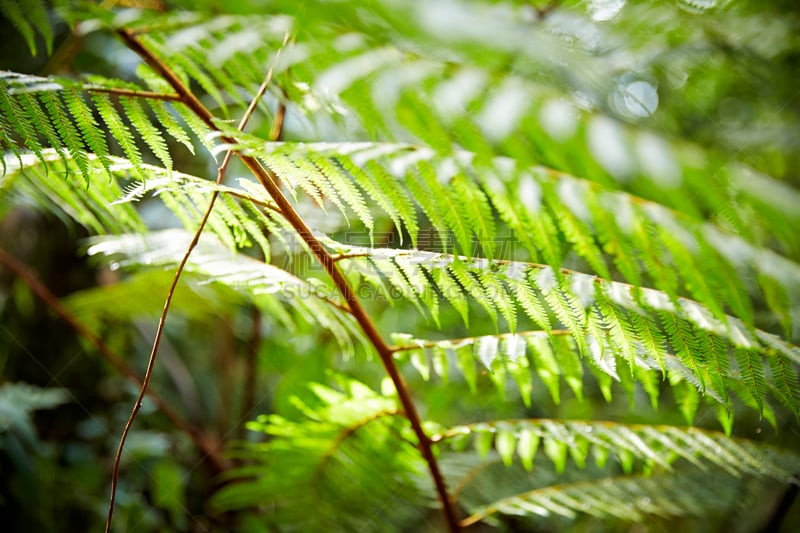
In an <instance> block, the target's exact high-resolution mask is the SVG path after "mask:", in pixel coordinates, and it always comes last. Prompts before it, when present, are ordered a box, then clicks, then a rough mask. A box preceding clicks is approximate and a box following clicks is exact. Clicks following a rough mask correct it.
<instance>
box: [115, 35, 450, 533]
mask: <svg viewBox="0 0 800 533" xmlns="http://www.w3.org/2000/svg"><path fill="white" fill-rule="evenodd" d="M118 33H119V34H120V36H121V37H122V39H123V40H124V41H125V43H126V44H127V45H128V47H129V48H130V49H131V50H133V51H134V52H136V53H137V54H139V55H140V56H141V57H142V59H143V60H144V61H145V62H146V63H147V64H148V65H149V66H150V67H151V68H153V69H154V70H155V71H156V72H158V73H159V74H161V75H162V76H163V77H164V78H165V80H166V81H167V82H168V83H169V84H170V85H171V86H172V88H173V89H174V90H175V92H176V93H178V94H179V95H181V97H182V98H183V99H184V104H185V105H186V106H187V107H189V109H190V110H191V111H192V112H193V113H195V114H196V115H197V116H198V118H200V119H201V120H203V122H204V123H205V124H206V125H207V126H208V127H209V128H211V129H212V130H214V131H220V129H219V128H218V127H217V126H216V124H214V120H213V115H212V114H211V112H210V111H209V110H208V109H206V107H205V106H204V105H203V104H202V103H201V102H200V100H198V99H197V97H196V96H194V94H192V93H191V91H189V89H188V88H187V87H186V86H185V85H184V84H183V82H182V81H181V80H180V79H179V78H178V77H177V76H176V75H175V73H174V72H172V70H171V69H170V68H169V67H168V66H167V65H166V64H164V63H163V62H162V61H161V60H160V59H159V58H158V57H156V56H155V55H153V54H152V53H151V52H150V51H149V50H148V49H147V48H146V47H145V46H144V45H142V43H141V42H140V41H139V40H138V39H137V38H136V36H135V35H133V34H132V33H131V32H129V31H128V30H125V29H122V30H119V32H118ZM221 140H222V141H223V142H227V143H231V144H235V141H234V140H233V139H231V138H229V137H227V136H225V135H223V136H222V137H221ZM237 156H238V157H239V159H240V160H241V161H242V162H243V163H244V164H245V166H247V168H249V169H250V171H251V172H252V173H253V175H255V177H256V178H257V179H258V180H259V181H260V182H261V185H262V186H263V187H264V188H265V189H266V191H267V192H268V193H269V195H270V196H271V197H272V199H273V200H274V201H275V203H276V204H277V205H278V208H279V209H280V210H281V212H282V213H283V216H284V217H285V218H286V220H287V222H289V224H290V225H291V226H292V227H293V228H294V229H295V231H297V233H298V235H299V236H300V238H301V239H303V241H305V243H306V245H307V246H308V248H309V249H310V250H311V252H312V253H313V254H314V255H315V256H316V257H317V260H318V261H319V262H320V264H321V265H322V267H323V268H324V269H325V271H326V272H327V273H328V275H329V276H330V277H331V279H332V280H333V282H334V284H335V285H336V288H337V289H338V290H339V292H340V293H341V295H342V297H343V298H344V300H345V302H347V305H348V306H349V307H350V314H351V315H352V316H353V317H354V318H355V319H356V321H357V322H358V324H359V326H360V327H361V329H362V331H363V332H364V334H365V335H366V337H367V338H368V339H369V341H370V343H371V344H372V346H373V347H374V348H375V351H376V352H377V353H378V356H379V357H380V358H381V362H382V363H383V366H384V368H385V370H386V373H387V374H388V375H389V378H390V379H391V380H392V383H393V384H394V386H395V389H396V390H397V395H398V397H399V398H400V402H401V404H402V406H403V410H404V411H405V413H406V417H407V418H408V421H409V423H410V424H411V427H412V429H413V431H414V434H415V435H416V437H417V440H418V441H419V442H418V444H419V450H420V453H421V454H422V456H423V458H424V460H425V462H426V463H427V465H428V470H429V471H430V474H431V478H432V479H433V482H434V485H435V486H436V492H437V494H438V496H439V501H440V503H441V505H442V511H443V512H444V515H445V520H446V522H447V525H448V528H449V530H450V531H452V532H458V531H460V530H461V526H460V524H459V519H458V514H457V512H456V507H455V504H454V502H453V501H451V498H450V496H449V494H448V491H447V484H446V483H445V480H444V477H443V476H442V474H441V471H440V470H439V465H438V463H437V461H436V457H435V456H434V455H433V450H432V448H431V442H430V439H429V438H428V436H427V434H426V433H425V430H424V429H423V427H422V419H421V418H420V416H419V413H418V412H417V408H416V405H414V401H413V399H412V398H411V393H410V392H409V390H408V387H407V386H406V383H405V380H404V379H403V376H402V375H401V374H400V371H399V370H398V368H397V365H395V363H394V360H393V358H392V353H393V352H392V348H390V347H389V346H388V345H387V344H386V342H385V341H384V340H383V337H382V336H381V334H380V333H379V332H378V330H377V328H376V327H375V324H374V323H373V322H372V319H370V317H369V315H368V314H367V311H366V310H365V309H364V307H363V306H362V305H361V301H360V300H359V299H358V298H357V297H356V295H355V293H354V291H353V289H352V287H351V286H350V284H349V283H348V281H347V279H346V278H345V277H344V275H343V274H342V272H341V271H340V270H339V269H338V268H337V267H336V264H335V263H334V261H333V257H332V256H331V255H330V254H329V253H328V251H327V250H326V249H325V247H324V246H323V244H322V243H321V242H320V241H319V240H317V238H316V237H314V235H313V233H312V232H311V229H310V228H309V227H308V225H306V223H305V221H304V220H303V219H302V218H301V217H300V215H299V214H298V213H297V211H295V209H294V207H293V206H292V204H291V203H290V202H289V200H288V199H287V198H286V197H285V196H284V195H283V193H282V192H281V190H280V188H279V187H278V185H277V183H279V178H278V176H276V175H275V174H274V173H273V172H272V171H271V170H268V169H265V168H264V167H263V166H261V164H260V163H259V162H258V160H257V159H256V158H254V157H252V156H248V155H244V154H241V153H237Z"/></svg>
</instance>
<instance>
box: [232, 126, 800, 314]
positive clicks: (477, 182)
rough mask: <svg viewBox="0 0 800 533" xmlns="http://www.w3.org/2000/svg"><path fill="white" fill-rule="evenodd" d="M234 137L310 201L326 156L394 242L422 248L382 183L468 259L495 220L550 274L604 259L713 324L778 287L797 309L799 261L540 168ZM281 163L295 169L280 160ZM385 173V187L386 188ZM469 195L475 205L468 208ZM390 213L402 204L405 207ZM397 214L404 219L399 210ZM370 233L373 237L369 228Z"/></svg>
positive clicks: (377, 146)
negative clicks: (401, 239)
mask: <svg viewBox="0 0 800 533" xmlns="http://www.w3.org/2000/svg"><path fill="white" fill-rule="evenodd" d="M232 135H233V136H236V137H237V140H239V141H240V142H241V144H240V145H237V148H238V149H242V150H245V151H247V152H248V153H251V154H254V155H258V156H259V157H261V158H262V159H263V160H264V161H265V163H266V164H267V166H269V167H270V168H273V170H275V172H276V173H278V175H279V176H280V177H281V178H282V179H285V180H286V181H289V182H290V183H296V184H298V185H299V186H300V188H301V189H303V190H305V191H306V192H308V193H309V194H311V195H312V197H314V198H316V200H317V201H321V195H320V194H319V192H318V191H320V190H321V189H320V188H319V187H320V183H322V184H323V185H324V183H327V177H326V176H325V173H323V172H321V171H316V172H315V171H314V169H313V168H312V167H311V166H309V165H310V164H311V163H310V162H314V165H316V166H317V167H318V168H319V166H320V162H321V161H325V160H328V161H329V163H327V167H328V168H333V169H338V168H343V169H345V170H346V171H347V172H346V173H345V172H341V173H340V172H337V173H336V175H337V177H339V178H340V180H341V179H345V180H352V182H353V184H352V185H349V186H348V187H349V189H348V190H353V188H355V190H359V189H360V190H359V192H363V193H364V194H365V195H367V197H368V198H369V199H371V200H374V202H375V204H377V207H379V208H381V211H382V213H381V214H382V215H383V216H386V217H389V218H390V219H392V220H393V221H394V223H395V225H396V229H397V231H398V232H400V233H401V235H402V231H403V229H404V228H405V229H406V230H408V231H409V233H411V239H412V242H416V241H415V239H416V240H417V241H418V236H417V235H416V234H415V232H414V231H412V230H415V229H416V224H415V223H412V222H410V221H409V219H410V217H409V216H403V217H402V218H403V222H404V225H403V226H404V227H401V226H399V225H397V224H398V220H400V218H401V216H400V214H399V211H398V210H397V207H389V208H387V207H386V205H387V202H386V199H385V198H383V196H382V195H381V194H376V187H375V185H376V184H377V183H378V181H377V180H381V181H380V183H381V185H382V186H383V187H386V186H387V185H389V184H391V188H392V189H393V190H395V191H403V194H401V195H399V197H400V198H407V197H411V198H413V200H414V201H415V202H416V204H417V205H418V206H419V209H420V210H421V211H422V212H423V213H424V214H425V215H426V216H427V217H428V219H429V220H430V222H431V224H432V225H433V227H434V228H435V229H436V230H437V232H438V237H439V238H440V239H441V241H442V244H443V245H444V246H445V250H446V249H447V246H449V245H448V238H449V237H448V236H449V235H452V237H454V241H455V244H456V245H457V248H458V249H460V250H462V253H463V254H464V255H468V256H473V255H475V251H476V243H477V244H480V245H481V246H483V247H484V248H485V249H484V252H491V251H492V248H493V247H494V246H493V244H491V243H490V244H488V245H487V244H486V242H485V239H486V235H487V232H488V231H490V230H491V229H492V224H493V219H494V217H495V216H498V217H499V218H500V220H501V221H502V222H503V223H505V224H507V225H508V227H509V228H511V229H512V230H513V231H514V232H515V238H516V239H517V241H518V243H519V245H520V246H522V247H524V248H525V249H527V250H529V251H530V253H531V255H532V257H534V258H537V257H540V258H542V260H543V262H545V263H547V264H549V265H550V266H552V267H553V268H554V269H558V268H561V267H562V266H563V264H564V260H565V258H566V257H567V254H568V253H569V252H570V251H571V252H574V253H576V254H578V255H579V256H580V257H582V258H583V259H584V260H585V261H586V262H587V263H588V264H589V265H590V267H591V270H593V271H594V272H595V273H597V274H599V275H600V276H601V277H603V278H605V279H609V276H610V274H611V273H610V272H609V270H608V266H607V260H606V259H607V256H610V258H611V259H613V261H614V263H615V264H616V265H617V266H618V267H619V269H620V272H621V273H622V274H624V275H625V277H626V279H627V281H629V282H631V283H632V284H634V285H635V286H642V285H644V286H648V285H650V286H654V287H656V288H658V289H659V290H662V291H664V292H666V293H667V294H668V295H669V297H670V298H671V299H676V298H678V297H680V296H687V297H691V298H692V299H694V300H696V301H698V302H700V303H702V304H703V305H705V306H706V307H707V308H708V309H710V310H711V311H712V312H713V315H714V316H715V317H716V318H718V319H724V316H725V315H726V314H735V316H737V317H738V318H740V319H742V320H744V321H745V324H746V325H747V327H748V328H750V327H752V326H753V324H752V320H753V319H754V318H753V313H752V310H751V304H750V303H749V302H750V301H751V299H752V298H753V297H756V298H758V297H759V296H760V295H761V294H764V293H768V292H772V291H774V284H775V283H777V284H778V285H779V286H780V287H782V290H784V291H785V293H786V295H787V298H785V299H777V298H771V299H768V302H769V303H770V304H771V305H772V306H773V309H774V311H776V312H778V313H781V314H782V315H783V316H786V317H789V316H791V309H793V306H794V304H793V303H791V302H796V301H800V292H798V289H797V287H799V286H800V266H799V265H798V264H797V263H796V262H794V261H792V260H790V259H788V258H786V257H782V256H780V255H778V254H776V253H774V252H772V251H770V250H769V249H767V248H765V247H763V246H762V245H760V244H753V243H749V242H747V241H745V240H743V239H742V238H740V237H735V236H733V235H731V234H729V233H728V232H726V231H725V230H724V229H722V228H720V227H719V226H717V225H715V224H711V223H698V222H696V221H693V220H691V218H689V217H687V216H686V215H685V214H680V213H676V212H673V211H670V210H669V209H667V208H665V207H664V206H662V205H659V204H657V203H655V202H652V201H646V200H644V199H642V198H639V197H636V196H633V195H630V194H626V193H623V192H620V191H613V190H610V189H606V188H604V187H602V186H600V185H598V184H596V183H591V182H589V181H587V180H582V179H577V178H574V177H572V176H569V175H565V174H562V173H558V172H554V171H552V170H548V169H545V168H541V167H535V168H526V167H521V166H520V165H519V164H517V163H516V162H514V161H512V160H509V159H507V158H492V159H490V160H488V163H487V160H482V162H481V160H480V158H479V156H478V155H477V154H474V153H468V152H457V153H456V154H453V155H450V156H440V155H437V154H436V152H434V151H433V150H430V149H428V148H424V147H415V146H412V145H405V144H388V143H314V144H293V143H266V144H265V143H263V141H261V140H259V139H258V138H252V137H247V136H244V135H241V134H239V135H238V136H237V135H236V134H235V133H232ZM286 158H288V159H289V160H291V161H292V164H285V163H281V161H284V160H285V159H286ZM304 160H308V161H309V162H307V163H304V162H303V161H304ZM458 169H464V170H463V171H459V170H458ZM298 170H300V171H298ZM389 176H391V178H392V179H391V181H389V182H388V183H387V179H386V178H387V177H389ZM317 182H320V183H317ZM340 188H341V187H340ZM325 196H328V197H329V199H330V200H331V201H334V202H338V205H339V207H340V208H342V207H343V206H344V208H346V210H347V211H351V212H353V213H358V215H357V216H359V218H361V219H362V221H364V222H365V224H367V223H369V224H371V223H372V218H373V217H374V216H375V215H374V214H373V215H372V216H371V217H370V218H366V217H365V213H364V206H363V203H362V202H361V200H360V199H359V198H360V196H356V197H351V198H352V199H351V200H350V201H348V200H347V199H345V198H343V199H340V198H339V193H336V192H335V191H331V194H328V195H325ZM469 197H473V198H474V199H475V201H474V202H466V201H464V199H465V198H469ZM484 198H486V201H488V203H489V205H490V207H491V209H490V210H487V205H486V203H485V201H484V200H483V199H484ZM342 200H344V201H342ZM398 205H399V206H407V203H406V202H405V201H404V200H403V201H401V202H400V203H399V204H398ZM404 210H405V212H406V213H407V212H408V208H407V207H404ZM347 211H343V212H344V213H345V214H347ZM609 211H613V212H615V213H617V214H618V216H617V217H616V220H615V221H614V222H613V223H612V222H610V221H609V220H608V218H609V217H608V212H609ZM410 224H414V225H413V226H412V225H410ZM367 229H368V230H369V231H372V227H371V225H369V226H367ZM773 261H779V262H780V264H781V267H782V268H781V269H779V270H778V269H776V268H773V266H772V265H774V262H773ZM701 264H702V265H709V266H711V267H712V268H709V269H704V270H703V272H704V274H703V276H700V274H698V272H699V265H701ZM713 265H718V266H719V268H713ZM751 276H755V277H756V279H758V280H760V281H761V283H760V284H761V287H760V288H756V287H755V286H754V285H753V284H751V283H749V281H746V280H749V278H750V277H751ZM701 277H702V279H701ZM729 279H731V280H732V281H728V280H729ZM720 287H724V288H722V289H720ZM759 289H760V290H759ZM720 296H721V297H722V302H721V303H720ZM725 304H727V307H728V308H727V309H726V308H724V307H723V306H724V305H725Z"/></svg>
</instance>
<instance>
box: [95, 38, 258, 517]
mask: <svg viewBox="0 0 800 533" xmlns="http://www.w3.org/2000/svg"><path fill="white" fill-rule="evenodd" d="M120 34H121V35H127V34H125V33H124V32H120ZM129 38H130V39H133V40H135V38H133V37H132V36H129ZM137 42H138V41H137ZM142 49H144V48H143V47H142ZM271 78H272V70H270V72H269V73H268V74H267V78H266V79H265V80H264V82H263V83H262V84H261V87H259V90H258V93H257V94H256V96H255V97H254V98H253V100H252V101H251V102H250V106H249V107H248V108H247V111H245V114H244V116H243V117H242V120H241V122H240V123H239V130H243V129H244V127H245V125H246V124H247V121H248V120H249V119H250V116H251V115H252V114H253V111H255V108H256V104H257V103H258V101H259V100H260V99H261V97H262V96H263V95H264V93H265V92H266V89H267V85H268V84H269V82H270V80H271ZM195 101H197V100H196V99H195ZM198 103H199V101H198ZM232 155H233V152H231V151H228V152H227V153H226V154H225V159H224V160H223V162H222V164H221V165H220V167H219V170H218V172H217V180H216V183H217V185H219V184H221V183H222V179H223V177H224V176H225V172H226V171H227V169H228V165H229V164H230V161H231V156H232ZM218 196H219V190H215V191H214V192H213V193H212V195H211V199H210V200H209V202H208V207H207V208H206V211H205V213H204V214H203V218H202V220H201V221H200V225H199V226H198V228H197V231H195V233H194V236H193V237H192V241H191V243H189V246H188V247H187V248H186V252H185V253H184V255H183V258H182V259H181V262H180V264H179V265H178V269H177V270H176V271H175V275H174V276H173V278H172V284H171V285H170V288H169V292H168V293H167V298H166V301H165V302H164V309H163V310H162V312H161V317H160V318H159V321H158V328H157V330H156V335H155V338H154V340H153V346H152V349H151V351H150V358H149V359H148V361H147V370H146V371H145V375H144V379H143V380H142V386H141V388H140V389H139V395H138V397H137V398H136V402H135V403H134V406H133V409H132V410H131V414H130V417H129V418H128V421H127V422H126V423H125V427H124V428H123V430H122V435H121V436H120V440H119V446H118V447H117V453H116V456H115V457H114V468H113V472H112V474H111V495H110V497H109V502H108V516H107V518H106V528H105V532H106V533H109V531H110V530H111V521H112V519H113V517H114V503H115V500H116V494H117V483H118V481H119V468H120V462H121V460H122V450H123V449H124V447H125V441H126V440H127V438H128V433H129V432H130V429H131V426H132V425H133V422H134V420H135V419H136V415H137V414H138V413H139V409H141V407H142V399H143V398H144V395H145V393H146V392H147V388H148V385H149V384H150V379H151V378H152V375H153V369H154V368H155V362H156V356H157V355H158V349H159V346H160V344H161V338H162V335H163V333H164V326H165V324H166V321H167V315H168V314H169V308H170V305H171V303H172V298H173V296H174V294H175V289H176V288H177V287H178V281H179V280H180V278H181V275H182V274H183V271H184V269H185V268H186V264H187V263H188V262H189V256H191V254H192V251H193V250H194V249H195V247H196V246H197V244H198V243H199V242H200V235H201V234H202V232H203V229H204V228H205V225H206V223H207V222H208V219H209V217H210V216H211V212H212V210H213V209H214V203H215V202H216V200H217V197H218Z"/></svg>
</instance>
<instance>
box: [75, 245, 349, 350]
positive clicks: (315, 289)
mask: <svg viewBox="0 0 800 533" xmlns="http://www.w3.org/2000/svg"><path fill="white" fill-rule="evenodd" d="M191 237H192V235H191V234H190V233H188V232H185V231H182V230H164V231H160V232H150V233H149V234H148V235H119V236H107V237H94V238H92V239H91V240H90V246H89V248H88V250H87V253H88V254H89V255H100V256H103V257H105V258H106V259H107V261H109V263H110V264H111V266H112V268H125V267H132V266H137V267H143V266H149V267H161V268H171V267H174V266H177V265H178V263H180V261H181V259H182V257H183V254H184V253H185V251H186V249H187V247H188V245H189V242H190V240H191ZM186 271H187V272H189V273H192V274H194V275H196V276H198V277H200V278H202V279H204V280H206V281H207V282H209V283H218V284H221V285H224V286H228V287H230V288H232V289H233V290H235V291H236V292H238V293H239V294H241V295H242V296H243V297H245V298H247V299H248V300H250V301H252V302H253V303H254V304H256V305H259V306H260V307H262V309H264V310H265V312H270V311H271V310H272V309H273V308H275V307H276V306H274V303H273V302H274V300H275V299H279V300H280V301H281V302H283V303H285V304H286V305H288V306H289V307H291V308H292V309H293V310H294V311H296V312H297V314H298V315H299V316H301V317H303V319H304V320H306V321H307V322H309V323H317V324H319V325H321V326H323V327H325V328H327V329H329V330H330V331H331V333H332V334H333V335H334V336H335V338H336V340H337V342H338V343H339V345H340V347H341V349H342V350H343V352H344V353H345V354H348V353H352V351H353V344H352V340H353V338H356V339H359V338H360V336H359V333H358V332H357V330H356V329H355V325H354V324H353V322H352V320H351V318H350V315H349V314H347V313H346V312H345V309H346V307H345V306H344V305H343V304H342V303H341V302H339V301H336V300H332V299H330V298H329V297H328V296H326V294H327V293H328V292H329V291H326V290H324V287H319V286H316V285H315V284H314V283H312V282H311V281H304V280H301V279H300V278H297V277H295V276H293V275H291V274H289V273H287V272H285V271H284V270H281V269H279V268H277V267H275V266H272V265H269V264H267V263H262V262H260V261H256V260H254V259H250V258H248V257H246V256H243V255H240V254H235V253H233V252H231V251H230V250H229V249H227V248H226V247H225V246H223V245H222V243H220V242H219V241H218V240H216V239H214V238H213V237H211V236H207V237H204V238H202V239H201V240H200V244H199V245H198V247H197V249H196V250H195V251H194V252H193V253H192V255H191V257H190V260H189V262H188V263H187V265H186ZM277 308H280V306H277Z"/></svg>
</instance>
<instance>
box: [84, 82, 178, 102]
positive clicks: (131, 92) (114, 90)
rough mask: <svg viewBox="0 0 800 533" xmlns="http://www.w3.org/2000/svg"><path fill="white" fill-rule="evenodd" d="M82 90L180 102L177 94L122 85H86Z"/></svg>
mask: <svg viewBox="0 0 800 533" xmlns="http://www.w3.org/2000/svg"><path fill="white" fill-rule="evenodd" d="M84 90H86V91H89V92H92V93H106V94H114V95H117V96H132V97H134V98H148V99H150V100H164V101H167V102H180V101H181V97H180V96H178V95H177V94H168V93H158V92H155V91H139V90H136V89H124V88H122V87H99V86H96V85H88V86H86V87H84Z"/></svg>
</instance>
